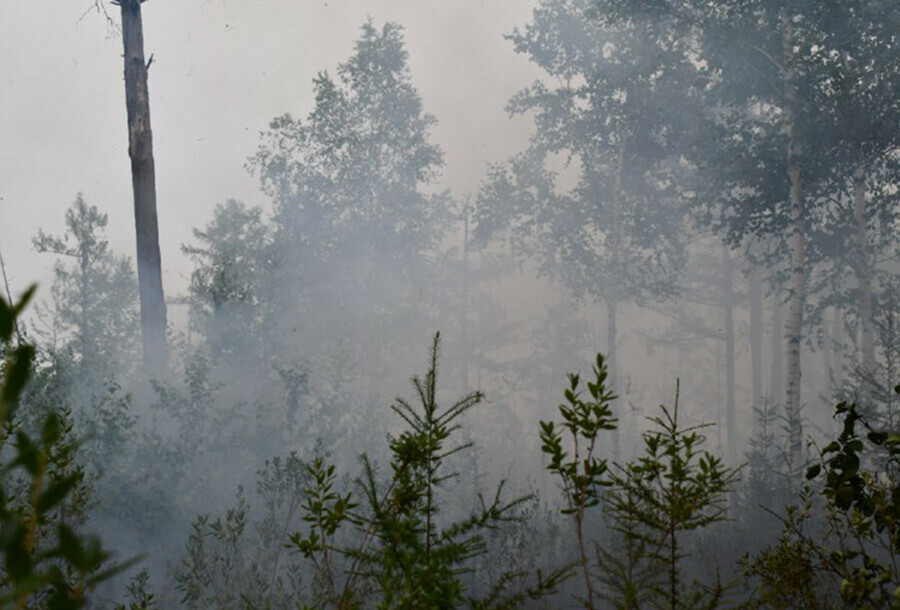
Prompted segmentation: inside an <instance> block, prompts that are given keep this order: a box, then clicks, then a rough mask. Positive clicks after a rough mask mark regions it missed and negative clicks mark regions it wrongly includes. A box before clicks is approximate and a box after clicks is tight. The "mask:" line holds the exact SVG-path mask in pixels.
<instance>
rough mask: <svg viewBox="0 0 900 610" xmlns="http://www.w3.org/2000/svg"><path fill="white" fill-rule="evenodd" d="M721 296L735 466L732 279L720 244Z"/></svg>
mask: <svg viewBox="0 0 900 610" xmlns="http://www.w3.org/2000/svg"><path fill="white" fill-rule="evenodd" d="M722 268H723V269H722V270H723V282H722V292H723V294H722V296H723V301H724V307H723V312H722V313H723V314H724V317H725V428H726V431H727V434H728V446H727V448H726V450H727V455H728V461H729V463H730V464H732V465H733V464H737V447H738V438H737V423H736V422H735V417H736V414H735V408H734V383H735V382H734V277H733V268H732V265H731V255H730V253H729V252H728V246H727V245H726V244H724V243H723V244H722Z"/></svg>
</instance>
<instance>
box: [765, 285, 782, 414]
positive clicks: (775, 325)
mask: <svg viewBox="0 0 900 610" xmlns="http://www.w3.org/2000/svg"><path fill="white" fill-rule="evenodd" d="M780 288H781V287H780V286H779V285H778V284H774V283H773V285H772V358H771V365H772V366H771V369H770V371H769V396H774V397H780V396H784V351H783V350H782V348H783V347H784V343H783V342H782V337H784V305H783V304H782V302H781V299H782V295H781V290H780ZM776 400H777V399H776Z"/></svg>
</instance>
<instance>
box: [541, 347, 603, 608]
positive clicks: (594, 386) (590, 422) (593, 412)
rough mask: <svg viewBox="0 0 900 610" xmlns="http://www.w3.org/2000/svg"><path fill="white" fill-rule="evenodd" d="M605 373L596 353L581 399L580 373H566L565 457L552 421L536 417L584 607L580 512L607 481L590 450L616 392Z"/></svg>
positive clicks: (590, 593) (562, 409)
mask: <svg viewBox="0 0 900 610" xmlns="http://www.w3.org/2000/svg"><path fill="white" fill-rule="evenodd" d="M608 376H609V372H608V371H607V368H606V362H605V361H604V358H603V355H602V354H597V363H596V365H595V366H594V381H593V382H591V381H589V382H587V384H586V385H587V390H588V393H589V394H590V399H589V400H587V401H585V400H583V399H582V397H581V390H580V384H581V378H580V376H579V375H577V374H570V375H569V387H568V389H566V391H565V392H564V395H565V398H566V403H563V404H561V405H559V407H558V409H559V414H560V416H561V417H562V418H563V421H564V423H562V424H561V426H560V427H561V428H563V429H564V430H566V431H568V433H569V438H567V441H568V442H569V443H570V444H569V446H570V451H571V452H572V456H571V458H570V457H569V454H568V452H567V451H566V449H565V448H564V447H563V434H562V432H561V431H560V430H559V429H557V427H556V425H555V424H554V423H553V422H552V421H542V422H541V434H540V436H541V451H543V452H544V454H545V455H546V456H548V457H549V459H550V462H549V464H547V470H549V471H550V472H552V473H553V474H555V475H557V476H558V477H559V478H560V480H561V481H562V486H563V493H564V494H565V496H566V508H564V509H563V511H562V512H563V514H565V515H571V516H572V519H573V522H574V524H575V535H576V536H577V538H578V548H579V559H580V564H581V570H582V573H583V575H584V581H585V587H586V590H587V603H588V606H589V607H593V605H594V587H593V583H592V579H591V575H590V568H589V565H588V558H587V551H586V543H585V532H584V518H585V514H586V511H587V509H589V508H591V507H592V506H596V505H597V504H598V503H599V502H600V489H601V488H602V487H603V486H608V485H609V484H610V483H609V481H608V480H606V478H605V475H606V474H607V471H608V466H607V463H606V460H605V459H601V458H598V457H597V456H596V455H595V450H596V449H597V439H598V436H599V434H600V432H602V431H604V430H614V429H615V427H616V421H617V420H616V419H615V418H614V417H613V414H612V407H611V403H612V401H613V400H615V398H616V396H615V395H614V394H613V393H612V391H610V389H609V387H608V386H607V377H608Z"/></svg>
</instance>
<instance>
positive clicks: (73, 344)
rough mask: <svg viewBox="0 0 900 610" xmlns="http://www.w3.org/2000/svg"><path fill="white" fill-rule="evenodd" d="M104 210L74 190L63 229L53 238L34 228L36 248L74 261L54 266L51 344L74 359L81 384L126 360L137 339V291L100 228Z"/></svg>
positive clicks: (130, 273) (126, 265)
mask: <svg viewBox="0 0 900 610" xmlns="http://www.w3.org/2000/svg"><path fill="white" fill-rule="evenodd" d="M106 225H107V216H106V214H103V213H101V212H100V211H99V210H98V209H97V207H96V206H93V205H89V204H88V203H87V202H86V201H85V200H84V197H83V196H82V195H81V193H79V194H78V195H77V196H76V197H75V202H74V203H73V204H72V206H71V207H70V208H69V209H68V210H67V211H66V231H65V233H63V234H62V235H61V236H53V235H48V234H46V233H44V231H39V232H38V234H37V235H36V236H35V237H34V246H35V248H36V249H37V250H38V251H39V252H47V253H51V254H56V255H58V256H61V257H65V258H70V259H74V261H75V262H74V264H73V265H66V264H64V263H63V262H62V261H61V260H60V261H57V263H56V264H55V266H54V281H53V295H54V301H55V302H54V304H53V313H54V317H55V319H54V320H53V322H52V323H53V324H54V328H53V329H52V331H53V334H54V337H55V338H60V337H61V338H62V339H63V341H62V343H61V344H59V345H54V347H55V348H56V350H57V351H59V352H69V353H71V354H72V357H73V358H74V360H75V361H76V362H77V363H78V370H79V377H80V378H81V382H82V383H81V385H82V386H84V387H89V386H91V385H92V384H98V383H99V382H101V380H102V379H103V378H104V377H107V376H108V375H109V374H110V373H111V372H112V371H113V370H114V369H115V370H119V368H120V367H122V366H123V364H124V363H126V362H128V361H129V360H130V357H129V356H130V354H131V353H132V350H133V349H134V348H135V347H136V343H137V311H136V301H137V295H136V294H135V290H134V271H133V270H132V267H131V262H130V261H129V260H128V258H127V257H124V256H116V255H115V254H114V253H113V252H112V251H110V249H109V243H108V242H107V241H106V239H105V237H104V235H103V232H104V229H105V228H106Z"/></svg>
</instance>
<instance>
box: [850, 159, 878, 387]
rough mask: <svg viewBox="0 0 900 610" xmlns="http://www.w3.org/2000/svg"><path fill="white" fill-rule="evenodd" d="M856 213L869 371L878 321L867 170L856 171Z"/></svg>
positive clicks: (863, 352) (862, 335)
mask: <svg viewBox="0 0 900 610" xmlns="http://www.w3.org/2000/svg"><path fill="white" fill-rule="evenodd" d="M853 217H854V220H855V221H856V257H855V258H856V260H855V263H856V264H855V265H854V268H855V271H856V281H857V284H858V286H859V303H858V308H859V312H858V316H859V351H860V358H861V360H862V367H863V369H864V370H865V372H866V373H867V374H871V373H872V371H874V370H875V324H874V320H873V312H872V264H871V261H870V259H869V254H868V244H867V243H866V242H867V237H868V233H867V229H866V170H865V167H864V166H862V165H860V166H859V167H857V168H856V171H854V172H853Z"/></svg>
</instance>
